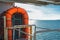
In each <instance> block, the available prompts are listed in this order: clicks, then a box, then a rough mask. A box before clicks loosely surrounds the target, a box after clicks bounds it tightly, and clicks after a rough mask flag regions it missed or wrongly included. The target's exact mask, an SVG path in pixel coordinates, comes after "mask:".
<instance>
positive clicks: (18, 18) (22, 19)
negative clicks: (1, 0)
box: [5, 7, 30, 40]
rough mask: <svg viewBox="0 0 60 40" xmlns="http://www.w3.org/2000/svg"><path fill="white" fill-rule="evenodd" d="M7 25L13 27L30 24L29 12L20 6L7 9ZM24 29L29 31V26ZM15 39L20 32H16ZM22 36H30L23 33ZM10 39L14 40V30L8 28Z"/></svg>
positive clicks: (23, 29)
mask: <svg viewBox="0 0 60 40" xmlns="http://www.w3.org/2000/svg"><path fill="white" fill-rule="evenodd" d="M5 16H6V27H13V26H14V25H28V15H27V12H26V11H25V10H24V9H22V8H19V7H13V8H10V9H8V10H7V11H6V13H5ZM21 30H22V31H24V32H26V33H29V31H30V30H29V28H22V29H21ZM15 34H16V35H14V36H15V37H14V38H15V39H17V38H18V32H17V31H16V32H15ZM21 38H28V36H27V35H26V34H21ZM8 40H13V30H10V29H9V30H8Z"/></svg>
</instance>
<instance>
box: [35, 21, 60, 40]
mask: <svg viewBox="0 0 60 40" xmlns="http://www.w3.org/2000/svg"><path fill="white" fill-rule="evenodd" d="M35 25H36V26H37V27H41V28H48V29H59V28H60V20H37V21H36V22H35ZM37 30H38V29H37ZM36 39H37V40H60V32H58V31H51V32H43V33H37V34H36Z"/></svg>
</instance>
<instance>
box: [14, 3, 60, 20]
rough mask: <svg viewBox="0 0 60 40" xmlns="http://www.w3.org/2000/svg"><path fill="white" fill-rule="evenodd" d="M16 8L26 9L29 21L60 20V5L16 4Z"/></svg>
mask: <svg viewBox="0 0 60 40" xmlns="http://www.w3.org/2000/svg"><path fill="white" fill-rule="evenodd" d="M15 6H17V7H21V8H23V9H25V10H26V11H27V13H28V16H29V19H34V20H60V5H52V4H50V5H46V6H36V5H32V4H23V3H15Z"/></svg>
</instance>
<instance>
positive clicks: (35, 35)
mask: <svg viewBox="0 0 60 40" xmlns="http://www.w3.org/2000/svg"><path fill="white" fill-rule="evenodd" d="M34 40H36V25H35V30H34Z"/></svg>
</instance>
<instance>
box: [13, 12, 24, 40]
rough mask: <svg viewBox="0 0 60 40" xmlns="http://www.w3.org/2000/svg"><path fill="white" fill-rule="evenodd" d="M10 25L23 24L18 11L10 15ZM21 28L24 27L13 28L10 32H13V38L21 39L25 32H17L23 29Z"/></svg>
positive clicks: (14, 39) (21, 16)
mask: <svg viewBox="0 0 60 40" xmlns="http://www.w3.org/2000/svg"><path fill="white" fill-rule="evenodd" d="M12 25H13V27H14V26H15V25H24V24H23V15H22V14H20V13H18V12H16V13H14V14H13V16H12ZM23 29H24V28H20V29H16V30H13V32H12V33H13V40H16V39H21V38H22V39H23V35H25V34H24V33H21V32H20V33H19V31H23ZM18 30H19V31H18ZM19 35H20V36H19Z"/></svg>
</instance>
